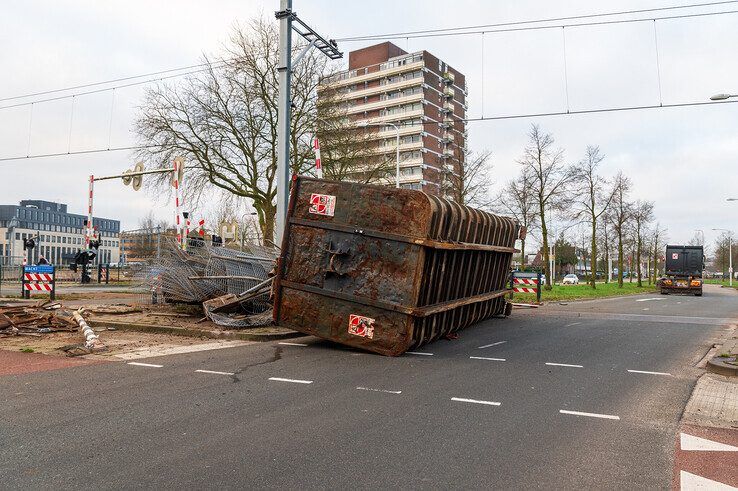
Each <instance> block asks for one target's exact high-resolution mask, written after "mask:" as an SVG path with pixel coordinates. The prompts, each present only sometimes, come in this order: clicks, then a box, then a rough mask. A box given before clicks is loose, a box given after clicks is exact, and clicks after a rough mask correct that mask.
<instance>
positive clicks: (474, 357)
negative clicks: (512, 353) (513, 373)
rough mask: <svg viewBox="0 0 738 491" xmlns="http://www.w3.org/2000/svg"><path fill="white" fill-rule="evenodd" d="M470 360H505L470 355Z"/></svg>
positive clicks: (503, 359)
mask: <svg viewBox="0 0 738 491" xmlns="http://www.w3.org/2000/svg"><path fill="white" fill-rule="evenodd" d="M469 358H470V359H472V360H489V361H507V360H506V359H505V358H486V357H484V356H470V357H469Z"/></svg>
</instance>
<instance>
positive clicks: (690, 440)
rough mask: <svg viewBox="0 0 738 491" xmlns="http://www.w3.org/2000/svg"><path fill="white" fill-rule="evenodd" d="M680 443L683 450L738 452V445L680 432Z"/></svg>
mask: <svg viewBox="0 0 738 491" xmlns="http://www.w3.org/2000/svg"><path fill="white" fill-rule="evenodd" d="M679 440H680V441H679V445H680V446H681V447H682V450H696V451H702V452H738V447H734V446H733V445H728V444H727V443H720V442H714V441H712V440H708V439H707V438H700V437H698V436H693V435H688V434H686V433H679Z"/></svg>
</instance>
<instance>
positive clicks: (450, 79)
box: [443, 72, 456, 84]
mask: <svg viewBox="0 0 738 491" xmlns="http://www.w3.org/2000/svg"><path fill="white" fill-rule="evenodd" d="M455 80H456V77H454V74H453V73H451V72H444V74H443V81H444V82H445V83H447V84H453V83H454V81H455Z"/></svg>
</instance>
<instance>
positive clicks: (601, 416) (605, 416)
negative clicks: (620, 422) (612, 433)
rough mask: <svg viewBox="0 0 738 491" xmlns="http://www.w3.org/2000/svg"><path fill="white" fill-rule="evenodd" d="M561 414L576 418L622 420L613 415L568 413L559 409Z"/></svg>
mask: <svg viewBox="0 0 738 491" xmlns="http://www.w3.org/2000/svg"><path fill="white" fill-rule="evenodd" d="M559 412H560V413H561V414H571V415H574V416H589V417H590V418H602V419H620V416H613V415H612V414H597V413H582V412H579V411H567V410H566V409H559Z"/></svg>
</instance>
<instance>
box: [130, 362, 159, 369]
mask: <svg viewBox="0 0 738 491" xmlns="http://www.w3.org/2000/svg"><path fill="white" fill-rule="evenodd" d="M128 365H136V366H137V367H149V368H164V365H154V364H151V363H139V362H137V361H129V362H128Z"/></svg>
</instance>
